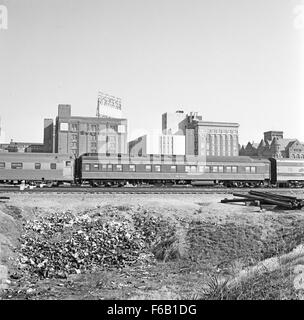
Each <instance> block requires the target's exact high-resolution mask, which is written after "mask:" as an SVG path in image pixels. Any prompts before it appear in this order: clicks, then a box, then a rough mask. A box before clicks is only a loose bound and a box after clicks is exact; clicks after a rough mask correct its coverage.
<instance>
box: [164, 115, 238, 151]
mask: <svg viewBox="0 0 304 320" xmlns="http://www.w3.org/2000/svg"><path fill="white" fill-rule="evenodd" d="M238 128H239V124H238V123H230V122H211V121H203V117H202V116H201V115H199V114H198V113H197V112H190V113H189V114H186V113H184V112H183V111H177V112H176V113H172V114H168V113H165V114H163V116H162V129H163V130H166V131H167V132H172V133H176V134H183V135H184V136H185V141H186V142H185V145H186V150H185V152H186V154H189V155H205V156H231V157H234V156H238V155H239V142H238V140H239V139H238Z"/></svg>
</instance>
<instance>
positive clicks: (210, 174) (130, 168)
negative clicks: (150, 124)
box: [76, 154, 270, 186]
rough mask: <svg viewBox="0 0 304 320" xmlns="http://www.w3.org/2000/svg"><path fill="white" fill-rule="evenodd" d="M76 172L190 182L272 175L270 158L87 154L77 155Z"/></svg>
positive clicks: (102, 178)
mask: <svg viewBox="0 0 304 320" xmlns="http://www.w3.org/2000/svg"><path fill="white" fill-rule="evenodd" d="M76 167H77V170H76V176H77V177H78V178H79V179H80V180H81V181H88V182H91V183H92V182H93V183H94V184H102V183H103V182H129V183H134V182H135V183H140V182H149V183H155V182H160V181H164V180H165V181H171V182H174V183H186V184H190V183H193V182H198V181H210V182H211V181H212V182H216V183H222V184H223V185H227V186H228V185H231V184H232V183H233V184H234V185H238V184H241V183H244V182H248V183H250V184H253V185H260V184H261V183H265V182H268V181H269V179H270V162H269V160H267V159H263V160H259V159H253V158H250V157H207V158H204V157H198V156H166V155H147V156H142V157H136V156H129V155H111V154H108V155H105V154H85V155H82V156H81V157H79V158H78V159H77V166H76Z"/></svg>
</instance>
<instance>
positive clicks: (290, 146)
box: [240, 131, 304, 159]
mask: <svg viewBox="0 0 304 320" xmlns="http://www.w3.org/2000/svg"><path fill="white" fill-rule="evenodd" d="M240 155H244V156H252V157H262V158H291V159H304V144H303V143H302V142H300V141H299V140H298V139H285V138H284V137H283V131H267V132H264V139H262V140H261V141H260V143H254V142H248V143H247V145H246V147H245V146H242V148H241V150H240Z"/></svg>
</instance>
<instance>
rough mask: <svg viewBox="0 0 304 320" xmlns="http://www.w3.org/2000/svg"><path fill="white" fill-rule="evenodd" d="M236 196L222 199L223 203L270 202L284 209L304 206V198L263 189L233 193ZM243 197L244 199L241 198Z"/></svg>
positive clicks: (269, 203)
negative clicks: (246, 192) (262, 190)
mask: <svg viewBox="0 0 304 320" xmlns="http://www.w3.org/2000/svg"><path fill="white" fill-rule="evenodd" d="M233 195H234V196H235V197H238V199H236V198H234V199H227V198H226V199H224V200H221V203H229V202H245V203H248V202H250V203H252V202H255V203H258V204H259V205H260V204H268V205H275V206H278V207H280V208H283V209H288V210H294V209H301V208H302V207H304V200H303V199H297V198H296V197H292V196H285V195H280V194H275V193H271V192H261V191H253V190H252V191H249V193H248V194H241V193H233ZM240 198H242V199H240Z"/></svg>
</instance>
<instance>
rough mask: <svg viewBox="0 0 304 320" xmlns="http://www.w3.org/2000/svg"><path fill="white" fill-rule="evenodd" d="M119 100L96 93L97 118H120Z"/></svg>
mask: <svg viewBox="0 0 304 320" xmlns="http://www.w3.org/2000/svg"><path fill="white" fill-rule="evenodd" d="M121 105H122V104H121V99H120V98H117V97H114V96H110V95H108V94H106V93H102V92H99V93H98V101H97V117H110V118H122V110H121Z"/></svg>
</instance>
